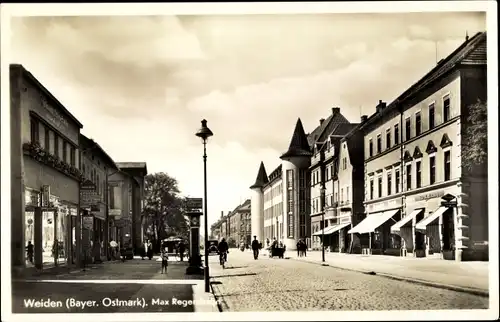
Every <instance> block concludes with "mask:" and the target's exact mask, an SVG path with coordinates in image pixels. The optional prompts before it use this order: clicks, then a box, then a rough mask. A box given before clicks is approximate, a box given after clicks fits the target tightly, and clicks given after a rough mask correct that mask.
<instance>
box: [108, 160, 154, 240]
mask: <svg viewBox="0 0 500 322" xmlns="http://www.w3.org/2000/svg"><path fill="white" fill-rule="evenodd" d="M116 165H117V166H118V168H119V169H120V172H121V173H122V174H125V175H122V176H121V177H122V179H124V180H123V181H121V182H123V183H124V186H123V191H122V192H123V193H125V195H126V196H127V202H126V204H127V206H128V212H127V213H124V212H122V216H124V217H122V218H120V219H118V220H115V222H114V223H115V226H116V227H120V228H121V229H122V231H126V232H127V233H128V234H130V238H131V242H132V245H133V247H134V249H140V248H141V247H142V244H143V242H144V236H145V234H144V233H145V225H146V218H145V217H144V216H143V214H142V209H143V207H144V177H145V176H146V175H147V174H148V169H147V166H146V163H145V162H117V163H116ZM126 176H128V177H129V178H128V180H125V177H126ZM114 183H116V181H114ZM127 183H128V184H127Z"/></svg>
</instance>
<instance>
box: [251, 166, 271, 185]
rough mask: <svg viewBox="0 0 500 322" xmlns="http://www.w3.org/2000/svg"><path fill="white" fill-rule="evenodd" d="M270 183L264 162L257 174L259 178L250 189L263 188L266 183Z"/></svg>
mask: <svg viewBox="0 0 500 322" xmlns="http://www.w3.org/2000/svg"><path fill="white" fill-rule="evenodd" d="M268 182H269V179H268V178H267V173H266V168H265V167H264V162H262V161H261V162H260V167H259V173H257V178H256V179H255V183H254V184H253V185H252V186H251V187H250V189H254V188H262V187H263V186H264V185H265V184H266V183H268Z"/></svg>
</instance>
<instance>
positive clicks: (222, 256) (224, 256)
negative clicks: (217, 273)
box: [219, 252, 227, 268]
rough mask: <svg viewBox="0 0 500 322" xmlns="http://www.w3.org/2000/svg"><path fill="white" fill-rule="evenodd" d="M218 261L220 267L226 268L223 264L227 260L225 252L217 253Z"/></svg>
mask: <svg viewBox="0 0 500 322" xmlns="http://www.w3.org/2000/svg"><path fill="white" fill-rule="evenodd" d="M219 262H220V265H221V266H222V268H226V266H225V265H224V264H225V263H226V262H227V252H220V254H219Z"/></svg>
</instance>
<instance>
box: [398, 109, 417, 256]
mask: <svg viewBox="0 0 500 322" xmlns="http://www.w3.org/2000/svg"><path fill="white" fill-rule="evenodd" d="M396 104H397V105H398V108H399V116H400V117H399V123H400V125H399V138H400V139H399V144H400V170H399V175H400V178H399V183H400V185H401V188H400V192H401V217H403V213H404V212H405V211H406V199H405V194H404V183H403V182H404V181H403V180H404V178H405V175H404V169H405V166H404V160H403V159H404V143H403V112H404V109H403V106H402V105H401V102H400V101H398V100H397V101H396ZM412 238H413V237H412ZM402 239H403V249H404V250H405V253H406V241H405V239H404V238H402ZM413 239H415V238H413ZM413 244H415V242H414V243H413ZM413 248H415V246H413ZM413 255H415V251H413Z"/></svg>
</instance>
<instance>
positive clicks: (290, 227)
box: [286, 169, 295, 238]
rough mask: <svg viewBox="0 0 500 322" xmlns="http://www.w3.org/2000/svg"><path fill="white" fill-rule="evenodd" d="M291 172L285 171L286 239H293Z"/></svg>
mask: <svg viewBox="0 0 500 322" xmlns="http://www.w3.org/2000/svg"><path fill="white" fill-rule="evenodd" d="M293 174H294V173H293V170H291V169H290V170H286V177H287V189H288V193H287V204H288V207H287V214H288V237H290V238H293V236H294V230H295V223H294V215H293V213H294V207H293V201H294V200H293Z"/></svg>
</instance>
